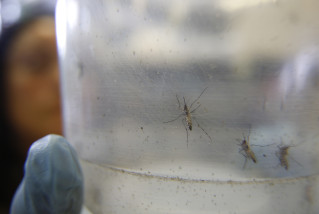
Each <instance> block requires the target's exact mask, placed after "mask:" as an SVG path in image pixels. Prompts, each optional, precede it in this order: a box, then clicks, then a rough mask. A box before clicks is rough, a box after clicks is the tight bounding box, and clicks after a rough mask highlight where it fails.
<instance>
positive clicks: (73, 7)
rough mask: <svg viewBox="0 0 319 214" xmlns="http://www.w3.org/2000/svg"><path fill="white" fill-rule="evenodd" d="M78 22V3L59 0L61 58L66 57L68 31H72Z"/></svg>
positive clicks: (57, 28) (58, 39)
mask: <svg viewBox="0 0 319 214" xmlns="http://www.w3.org/2000/svg"><path fill="white" fill-rule="evenodd" d="M77 22H78V3H77V1H75V0H74V1H65V0H59V1H58V3H57V6H56V34H57V43H58V47H59V54H60V56H61V57H64V56H65V50H66V38H67V30H72V29H73V28H74V27H76V24H77Z"/></svg>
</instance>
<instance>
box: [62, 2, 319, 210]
mask: <svg viewBox="0 0 319 214" xmlns="http://www.w3.org/2000/svg"><path fill="white" fill-rule="evenodd" d="M318 26H319V3H318V1H315V0H306V1H299V0H277V1H274V0H263V1H247V0H246V1H228V0H227V1H224V0H214V1H211V0H205V1H191V0H186V1H180V0H171V1H161V0H120V1H119V0H108V1H106V0H105V1H103V0H101V1H85V0H60V1H59V2H58V7H57V38H58V48H59V59H60V69H61V80H62V93H63V110H64V127H65V135H66V137H67V139H68V140H69V141H70V142H71V143H72V144H73V146H74V147H75V148H76V150H77V152H78V154H79V156H80V158H81V163H82V167H83V171H84V175H85V194H86V195H85V204H86V206H87V207H88V208H89V209H90V210H91V211H92V212H93V213H237V214H239V213H245V214H249V213H260V214H263V213H267V214H268V213H281V214H283V213H289V214H291V213H318V210H319V205H318V203H317V201H318V197H319V196H318V171H319V170H318V161H319V156H318V152H319V147H318V138H319V132H318V127H319V93H318V90H319V28H318Z"/></svg>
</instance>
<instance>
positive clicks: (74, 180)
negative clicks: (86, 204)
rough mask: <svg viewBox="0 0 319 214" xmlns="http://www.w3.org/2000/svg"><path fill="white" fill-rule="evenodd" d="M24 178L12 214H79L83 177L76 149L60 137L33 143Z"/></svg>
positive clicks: (16, 194) (48, 137) (55, 136)
mask: <svg viewBox="0 0 319 214" xmlns="http://www.w3.org/2000/svg"><path fill="white" fill-rule="evenodd" d="M24 171H25V172H24V177H23V180H22V182H21V183H20V185H19V188H18V189H17V191H16V193H15V195H14V198H13V201H12V203H11V211H10V212H11V214H20V213H28V214H31V213H32V214H36V213H39V214H40V213H41V214H42V213H52V214H53V213H56V214H62V213H70V214H73V213H80V211H81V208H82V203H83V175H82V171H81V168H80V164H79V161H78V158H77V155H76V152H75V150H74V149H73V148H72V146H71V145H70V144H69V143H68V142H67V141H66V140H65V139H64V138H63V137H61V136H58V135H47V136H46V137H44V138H41V139H40V140H38V141H36V142H34V143H33V144H32V146H31V147H30V149H29V153H28V157H27V160H26V162H25V166H24Z"/></svg>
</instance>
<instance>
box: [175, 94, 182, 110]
mask: <svg viewBox="0 0 319 214" xmlns="http://www.w3.org/2000/svg"><path fill="white" fill-rule="evenodd" d="M176 99H177V102H178V108H179V109H181V110H183V109H182V108H181V103H180V102H179V99H178V96H177V94H176Z"/></svg>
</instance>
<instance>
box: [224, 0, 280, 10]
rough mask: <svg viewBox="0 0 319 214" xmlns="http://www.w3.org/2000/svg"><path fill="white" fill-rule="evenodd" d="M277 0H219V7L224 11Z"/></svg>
mask: <svg viewBox="0 0 319 214" xmlns="http://www.w3.org/2000/svg"><path fill="white" fill-rule="evenodd" d="M275 2H277V0H259V1H256V0H237V1H232V0H221V1H220V3H219V4H220V7H221V8H222V9H224V10H225V11H229V12H232V11H235V10H240V9H245V8H248V7H253V6H257V5H262V4H267V3H275Z"/></svg>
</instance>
